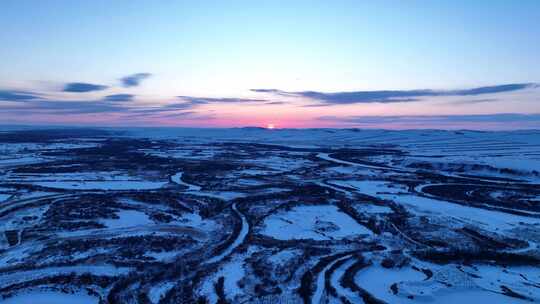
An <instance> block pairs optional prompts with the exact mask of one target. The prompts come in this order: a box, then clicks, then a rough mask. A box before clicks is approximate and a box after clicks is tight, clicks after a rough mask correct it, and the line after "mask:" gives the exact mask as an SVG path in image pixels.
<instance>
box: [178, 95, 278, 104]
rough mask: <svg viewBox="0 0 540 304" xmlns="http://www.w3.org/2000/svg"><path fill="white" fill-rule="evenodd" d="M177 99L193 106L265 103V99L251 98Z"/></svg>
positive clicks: (183, 97)
mask: <svg viewBox="0 0 540 304" xmlns="http://www.w3.org/2000/svg"><path fill="white" fill-rule="evenodd" d="M176 97H177V98H179V99H181V100H184V101H186V102H190V103H193V104H209V103H259V102H266V101H268V100H266V99H251V98H212V97H194V96H176Z"/></svg>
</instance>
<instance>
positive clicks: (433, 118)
mask: <svg viewBox="0 0 540 304" xmlns="http://www.w3.org/2000/svg"><path fill="white" fill-rule="evenodd" d="M317 119H318V120H320V121H330V122H336V123H338V124H347V125H357V126H369V125H379V126H384V125H390V124H394V125H401V126H407V125H420V126H426V127H429V126H436V125H448V124H466V123H498V124H501V123H539V124H540V114H517V113H499V114H468V115H398V116H346V117H338V116H321V117H318V118H317Z"/></svg>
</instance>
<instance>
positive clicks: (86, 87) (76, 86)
mask: <svg viewBox="0 0 540 304" xmlns="http://www.w3.org/2000/svg"><path fill="white" fill-rule="evenodd" d="M106 88H107V86H105V85H100V84H92V83H85V82H70V83H67V84H66V85H65V86H64V89H63V91H64V92H71V93H85V92H93V91H102V90H105V89H106Z"/></svg>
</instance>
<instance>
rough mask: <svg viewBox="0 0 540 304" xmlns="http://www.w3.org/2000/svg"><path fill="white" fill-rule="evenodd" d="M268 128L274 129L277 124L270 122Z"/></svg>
mask: <svg viewBox="0 0 540 304" xmlns="http://www.w3.org/2000/svg"><path fill="white" fill-rule="evenodd" d="M266 128H267V129H274V128H275V126H274V124H268V125H266Z"/></svg>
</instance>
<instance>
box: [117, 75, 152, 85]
mask: <svg viewBox="0 0 540 304" xmlns="http://www.w3.org/2000/svg"><path fill="white" fill-rule="evenodd" d="M150 76H152V74H150V73H136V74H132V75H128V76H125V77H122V78H120V81H121V82H122V85H123V86H124V87H126V88H128V87H137V86H139V85H140V84H141V82H142V81H143V80H145V79H147V78H149V77H150Z"/></svg>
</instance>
